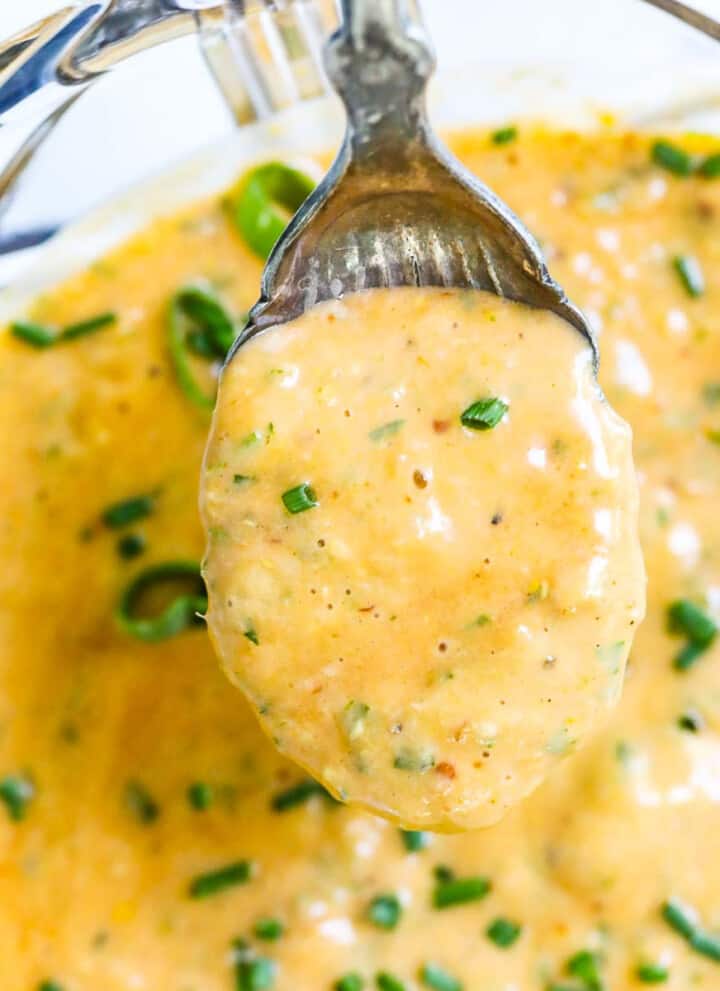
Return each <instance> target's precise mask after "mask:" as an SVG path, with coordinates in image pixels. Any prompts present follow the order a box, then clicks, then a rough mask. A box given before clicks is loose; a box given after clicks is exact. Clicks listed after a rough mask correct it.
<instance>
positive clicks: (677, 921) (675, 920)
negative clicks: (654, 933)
mask: <svg viewBox="0 0 720 991" xmlns="http://www.w3.org/2000/svg"><path fill="white" fill-rule="evenodd" d="M661 914H662V917H663V919H664V920H665V922H667V924H668V925H669V926H670V928H671V929H674V930H675V932H676V933H678V935H680V936H682V937H683V939H684V940H685V941H686V942H687V943H688V944H689V945H690V947H691V949H693V950H695V952H696V953H700V954H701V955H702V956H705V957H709V958H710V959H711V960H715V961H716V962H718V963H720V935H719V936H716V935H714V934H712V933H708V932H706V931H705V930H704V929H703V927H702V925H701V924H700V922H699V921H698V919H697V916H696V915H695V913H694V912H693V911H691V909H689V908H687V907H686V906H685V905H683V904H682V903H681V902H680V901H678V899H677V898H671V899H669V901H666V902H665V903H664V904H663V906H662V909H661Z"/></svg>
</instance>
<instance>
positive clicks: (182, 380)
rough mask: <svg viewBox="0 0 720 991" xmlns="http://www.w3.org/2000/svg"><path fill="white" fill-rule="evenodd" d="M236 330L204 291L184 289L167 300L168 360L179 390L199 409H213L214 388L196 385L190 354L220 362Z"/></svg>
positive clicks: (218, 305)
mask: <svg viewBox="0 0 720 991" xmlns="http://www.w3.org/2000/svg"><path fill="white" fill-rule="evenodd" d="M239 329H240V325H239V323H238V322H236V321H235V320H234V319H233V318H232V317H231V316H230V314H229V313H228V311H227V310H226V309H225V307H224V306H223V304H222V303H221V302H220V300H219V299H218V298H217V297H216V296H215V295H214V294H213V293H212V292H210V291H209V290H207V289H201V288H199V287H197V286H186V287H184V288H183V289H180V290H179V291H178V292H176V293H175V295H174V296H173V297H172V299H171V300H170V306H169V309H168V343H169V348H170V359H171V361H172V364H173V368H174V369H175V375H176V377H177V380H178V383H179V385H180V388H181V389H182V390H183V392H184V393H185V395H186V396H187V397H188V399H190V400H191V402H193V403H195V405H196V406H199V407H200V408H201V409H207V410H211V409H212V408H213V406H214V405H215V392H216V389H215V388H214V387H213V388H212V389H205V388H203V386H202V385H201V384H200V383H199V382H198V376H197V372H196V368H195V367H194V362H193V360H192V357H191V354H192V355H194V357H195V358H196V359H197V358H199V359H203V360H205V361H208V360H210V361H212V360H215V361H218V362H221V361H223V360H224V359H225V356H226V355H227V352H228V351H229V350H230V347H231V345H232V343H233V341H234V340H235V338H236V337H237V334H238V331H239Z"/></svg>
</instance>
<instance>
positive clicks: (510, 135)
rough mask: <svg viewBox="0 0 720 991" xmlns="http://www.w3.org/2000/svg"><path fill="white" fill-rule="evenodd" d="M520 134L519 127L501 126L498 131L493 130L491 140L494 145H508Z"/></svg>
mask: <svg viewBox="0 0 720 991" xmlns="http://www.w3.org/2000/svg"><path fill="white" fill-rule="evenodd" d="M517 136H518V129H517V127H514V126H512V125H511V126H510V127H500V128H498V130H497V131H493V132H492V134H491V135H490V140H491V141H492V143H493V144H494V145H508V144H510V142H511V141H514V140H515V139H516V138H517Z"/></svg>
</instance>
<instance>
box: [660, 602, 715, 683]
mask: <svg viewBox="0 0 720 991" xmlns="http://www.w3.org/2000/svg"><path fill="white" fill-rule="evenodd" d="M667 621H668V630H669V632H670V633H674V634H677V635H680V636H685V637H686V638H687V640H688V643H687V644H686V646H685V647H683V649H682V650H680V652H679V653H678V654H677V655H676V656H675V660H674V662H673V664H674V667H675V669H676V670H678V671H686V670H687V669H688V668H689V667H691V666H692V665H693V664H694V663H695V661H696V660H697V659H698V658H699V657H700V656H701V655H702V654H703V653H704V652H705V651H706V650H707V649H708V647H710V645H711V644H712V643H713V641H714V640H715V637H716V636H717V626H716V624H715V622H714V621H713V620H712V619H711V617H710V616H708V614H707V613H706V612H705V611H704V610H703V609H701V608H700V606H697V605H695V603H694V602H691V601H690V600H689V599H677V600H676V601H675V602H672V603H671V604H670V606H668V611H667Z"/></svg>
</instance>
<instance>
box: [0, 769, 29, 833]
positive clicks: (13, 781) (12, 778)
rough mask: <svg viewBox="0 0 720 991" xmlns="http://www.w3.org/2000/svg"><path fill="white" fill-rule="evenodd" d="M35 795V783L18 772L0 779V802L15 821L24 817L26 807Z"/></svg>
mask: <svg viewBox="0 0 720 991" xmlns="http://www.w3.org/2000/svg"><path fill="white" fill-rule="evenodd" d="M34 797H35V785H34V784H33V783H32V781H31V780H30V778H28V777H25V776H24V775H20V774H8V775H7V776H6V777H4V778H2V780H0V802H2V803H3V804H4V805H5V808H6V809H7V811H8V815H9V816H10V818H11V819H13V820H14V821H15V822H20V820H21V819H24V818H25V813H26V812H27V807H28V805H29V804H30V802H32V800H33V798H34Z"/></svg>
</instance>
